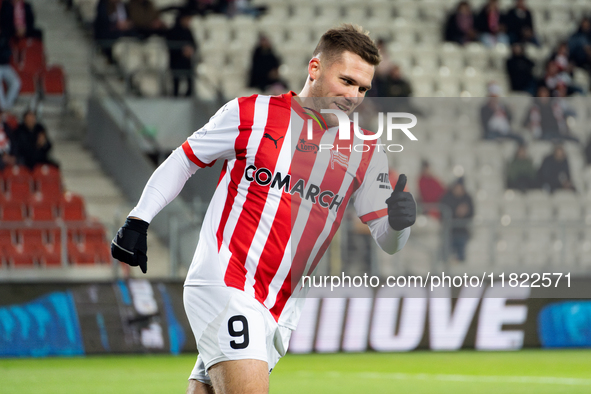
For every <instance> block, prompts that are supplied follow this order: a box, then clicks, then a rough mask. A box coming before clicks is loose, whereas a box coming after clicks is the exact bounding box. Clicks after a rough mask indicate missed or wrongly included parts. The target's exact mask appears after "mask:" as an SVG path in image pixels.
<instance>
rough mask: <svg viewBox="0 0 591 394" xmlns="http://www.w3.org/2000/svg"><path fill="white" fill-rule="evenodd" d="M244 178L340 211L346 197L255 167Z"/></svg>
mask: <svg viewBox="0 0 591 394" xmlns="http://www.w3.org/2000/svg"><path fill="white" fill-rule="evenodd" d="M244 178H245V179H246V180H247V181H249V182H256V183H257V184H259V185H261V186H270V187H272V188H276V189H278V190H282V189H283V192H284V193H289V194H291V195H292V196H293V195H294V194H295V193H297V194H299V195H300V198H301V199H302V200H309V201H311V202H312V203H313V204H318V205H320V206H321V207H322V208H328V209H329V210H333V209H334V210H335V211H338V209H339V207H340V206H341V203H342V202H343V201H344V199H345V198H344V197H340V198H339V195H338V194H335V193H333V192H331V191H330V190H321V189H320V187H319V186H318V185H315V184H313V183H309V184H307V185H306V182H305V181H304V180H303V179H298V180H297V182H295V183H292V179H291V175H290V174H285V176H283V175H282V174H281V173H280V172H276V173H275V174H273V173H272V172H271V170H269V169H268V168H256V167H255V166H254V165H252V164H251V165H249V166H248V167H246V169H245V170H244Z"/></svg>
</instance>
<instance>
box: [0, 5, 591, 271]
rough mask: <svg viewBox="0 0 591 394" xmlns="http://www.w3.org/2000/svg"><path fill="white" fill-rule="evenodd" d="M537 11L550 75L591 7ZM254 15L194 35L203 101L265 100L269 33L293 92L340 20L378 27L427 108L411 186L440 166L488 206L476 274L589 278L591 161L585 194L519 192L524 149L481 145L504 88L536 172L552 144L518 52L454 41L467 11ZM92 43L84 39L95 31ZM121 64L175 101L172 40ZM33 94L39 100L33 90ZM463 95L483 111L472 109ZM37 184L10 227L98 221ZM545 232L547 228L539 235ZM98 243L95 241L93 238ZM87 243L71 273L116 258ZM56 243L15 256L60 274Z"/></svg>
mask: <svg viewBox="0 0 591 394" xmlns="http://www.w3.org/2000/svg"><path fill="white" fill-rule="evenodd" d="M470 3H471V5H472V9H473V10H476V11H479V10H480V9H481V8H482V7H483V6H484V4H485V1H484V0H473V1H471V2H470ZM499 3H500V8H501V9H502V10H504V11H506V10H508V9H510V8H511V7H512V6H513V3H514V2H513V1H512V0H503V1H500V2H499ZM72 4H73V7H74V10H75V11H76V13H77V15H78V16H79V19H80V21H81V22H82V26H83V28H86V29H90V28H91V26H92V22H93V21H94V19H95V17H96V7H97V4H98V0H74V1H73V2H72ZM154 4H155V5H156V7H158V8H159V9H163V8H166V7H180V6H182V5H183V4H184V1H180V0H166V1H165V0H158V1H156V0H155V1H154ZM527 4H528V6H529V7H530V9H531V11H532V14H533V20H534V26H535V32H536V36H537V37H538V39H539V44H540V45H539V46H536V45H534V44H532V43H527V44H525V47H524V48H525V53H526V54H527V56H528V57H529V58H531V59H532V61H533V62H534V64H535V67H534V70H533V71H534V74H535V75H536V76H538V77H540V76H542V74H543V72H544V68H545V67H544V64H545V62H546V61H547V60H548V59H549V57H550V55H551V53H552V52H553V51H554V50H555V48H556V47H557V45H558V44H559V43H560V42H562V41H564V40H566V39H567V38H568V37H569V36H570V35H571V34H572V33H573V32H575V31H576V29H577V27H578V25H579V22H580V18H581V16H582V15H587V14H589V13H590V12H591V3H589V2H588V1H582V0H570V1H554V0H548V1H529V2H527ZM252 5H253V6H262V5H265V6H267V12H266V13H265V14H263V15H262V16H260V17H258V18H254V17H252V16H249V15H236V16H234V17H232V18H228V17H227V16H226V15H222V14H218V13H210V14H207V15H199V16H194V17H193V20H192V24H191V29H192V32H193V35H194V38H195V41H196V42H197V43H198V47H199V57H196V58H195V66H194V69H195V75H196V78H195V89H194V90H193V91H194V92H195V95H196V100H200V101H199V102H213V101H215V100H218V99H219V94H220V93H221V94H222V96H223V97H224V98H225V99H231V98H233V97H235V96H239V95H249V94H252V93H255V92H258V90H254V89H251V88H247V83H248V73H249V70H250V66H251V65H250V59H251V58H252V51H253V49H254V47H255V45H256V41H257V37H258V35H259V33H260V32H263V33H265V34H266V35H267V36H268V37H270V39H271V41H272V43H273V46H274V48H276V50H277V53H278V55H279V57H280V58H281V59H282V61H283V64H282V65H281V66H280V67H279V74H280V77H281V78H282V79H283V80H285V81H286V82H287V85H288V86H289V87H290V88H291V89H295V90H297V89H298V88H299V86H302V84H303V82H304V80H305V78H306V75H305V73H303V72H302V71H303V66H305V64H306V63H307V62H308V60H309V57H310V53H311V52H312V50H313V49H314V45H315V43H316V41H317V40H318V38H319V36H320V34H321V33H322V32H323V31H324V30H326V29H327V28H329V27H331V26H334V25H336V24H338V23H340V22H357V23H360V24H362V25H363V26H365V27H366V28H368V29H369V30H370V32H371V33H372V37H374V38H383V39H384V40H385V41H386V42H387V51H388V53H389V55H390V58H391V60H392V62H393V63H396V64H398V65H399V66H400V67H401V71H402V74H403V75H405V77H406V78H407V79H408V80H409V82H410V85H412V88H413V89H412V90H413V96H414V97H416V98H421V100H416V102H417V106H418V107H419V108H420V109H422V110H424V112H425V115H424V116H423V117H422V118H421V119H420V122H419V125H418V126H417V130H420V133H419V132H418V135H419V136H420V140H421V144H420V147H412V146H408V148H407V147H406V146H405V152H406V153H408V154H407V155H404V156H401V157H394V158H392V162H391V163H390V164H391V165H392V167H394V168H395V169H396V170H397V171H398V172H404V173H406V174H407V175H408V177H409V179H410V180H411V182H409V186H408V187H409V189H410V191H412V192H413V193H415V195H417V191H418V185H416V182H412V179H415V180H418V175H419V170H420V162H421V160H423V159H428V160H429V161H430V162H431V165H432V168H433V172H434V174H435V175H436V176H437V177H438V178H439V179H441V180H442V182H443V183H444V184H446V185H447V184H450V183H451V182H453V181H454V180H455V178H457V177H462V176H463V177H464V179H465V185H466V188H467V190H468V191H469V193H470V194H471V195H472V196H473V197H474V204H475V217H474V219H473V226H472V236H471V239H470V241H469V242H468V245H467V258H466V264H467V265H468V266H471V265H473V264H474V263H472V262H473V261H477V262H478V263H476V264H477V265H478V264H479V265H482V264H486V263H487V262H489V261H490V262H491V263H493V262H496V263H497V264H499V265H500V266H508V265H512V266H514V265H515V264H521V265H522V267H523V269H524V270H525V269H528V267H539V266H540V265H544V264H547V265H552V264H554V265H556V264H557V262H558V261H562V264H566V265H568V266H571V265H572V267H574V268H577V269H581V270H586V269H588V267H589V264H590V263H591V262H590V261H589V258H588V254H589V253H588V252H589V251H590V249H591V241H589V239H590V238H589V235H590V234H589V233H588V230H586V229H585V226H588V225H589V224H591V206H589V204H588V202H587V199H588V197H589V195H590V192H591V176H590V174H591V170H590V168H589V165H588V164H587V165H586V164H585V161H584V157H583V152H582V149H581V146H580V145H577V144H576V143H574V142H566V143H565V150H566V155H567V158H568V162H569V166H570V172H571V178H572V183H573V184H574V186H575V189H576V192H569V191H561V190H559V191H557V192H555V193H554V194H552V195H550V194H548V193H547V192H546V191H543V190H530V191H527V192H525V193H522V192H519V191H516V190H512V189H507V188H506V184H505V178H506V177H505V166H506V163H508V162H509V161H510V159H511V158H512V157H513V155H514V151H515V149H516V144H515V143H514V142H507V141H503V142H499V141H483V140H481V138H480V136H481V127H480V124H479V118H478V113H479V108H480V106H481V105H482V100H480V99H476V98H479V97H484V96H486V95H487V84H488V83H489V82H490V81H495V82H496V84H498V85H499V86H500V89H501V91H502V92H506V93H507V95H508V96H510V97H508V98H506V99H507V100H508V101H507V105H508V106H509V107H510V108H511V109H512V111H513V115H514V116H513V119H512V120H511V125H512V129H513V130H514V131H515V132H516V133H519V134H520V135H522V136H523V137H524V139H525V140H526V142H527V143H528V150H529V152H530V154H531V157H532V160H533V165H534V167H535V168H539V167H540V164H541V162H542V160H543V158H544V157H545V156H546V155H547V154H548V153H549V152H550V151H551V149H552V144H551V143H550V142H546V141H537V140H534V139H533V138H532V136H531V135H529V134H528V132H527V131H526V130H525V129H524V127H523V124H522V120H523V115H524V113H525V111H526V110H527V108H528V107H529V105H530V101H529V99H528V98H527V97H528V96H527V95H526V94H524V93H513V92H511V90H510V84H509V79H508V76H507V74H506V70H505V68H506V60H507V59H508V58H509V56H510V54H511V50H510V48H509V46H507V45H505V44H496V45H493V46H491V47H487V46H484V45H482V44H481V43H479V42H472V43H468V44H466V45H463V46H462V45H458V44H455V43H450V42H443V41H442V29H443V25H444V23H445V21H446V18H447V15H448V14H449V13H450V12H451V11H452V9H454V7H455V3H454V2H449V1H443V0H417V1H409V0H399V1H394V0H392V1H387V0H372V1H367V2H362V3H360V2H358V1H357V2H353V1H334V0H327V1H322V2H314V1H310V0H305V1H298V2H293V1H285V0H253V1H252ZM174 19H175V18H174V12H170V11H167V12H165V13H163V14H162V20H163V21H164V23H165V24H166V25H167V26H168V27H171V26H172V24H173V23H174ZM80 34H83V33H82V30H80ZM29 44H30V45H31V46H30V47H26V48H25V49H26V51H25V54H26V52H27V51H31V53H30V54H29V55H27V56H24V57H22V60H21V61H20V62H19V63H15V65H17V66H18V67H21V72H23V73H24V74H23V75H26V73H25V71H24V70H25V69H26V70H28V71H27V72H29V71H31V69H30V67H32V66H29V65H27V64H28V63H27V60H26V59H27V57H28V59H29V61H30V59H32V58H34V57H35V56H37V58H38V60H39V61H41V60H43V52H42V51H40V50H39V47H38V43H35V41H31V42H30V43H29ZM31 48H33V49H31ZM35 48H36V49H35ZM95 52H96V51H95ZM19 59H21V57H20V55H19ZM113 60H114V61H115V63H116V66H115V67H117V68H118V73H119V74H118V75H117V76H116V77H114V78H115V79H117V78H119V77H120V76H123V78H124V80H125V81H127V85H128V86H129V87H131V89H129V90H127V91H126V90H125V89H122V92H123V93H124V94H130V95H138V96H143V97H148V98H162V97H164V96H168V95H170V94H171V91H172V89H171V86H172V84H171V74H170V70H169V69H168V68H169V54H168V48H167V45H166V42H165V41H164V40H163V39H162V38H161V37H151V38H149V39H147V40H140V39H138V38H137V37H131V38H130V37H125V38H121V39H119V40H118V41H117V42H116V43H115V45H114V46H113ZM64 61H66V60H65V59H64ZM65 67H66V65H64V68H65ZM57 69H59V68H55V67H46V66H44V67H43V70H44V72H41V73H39V70H37V71H36V72H37V73H39V74H38V75H39V76H42V75H45V76H47V75H50V74H51V75H52V78H51V81H53V82H51V83H48V82H45V80H43V81H44V82H43V86H44V87H45V88H44V89H45V92H46V94H45V96H50V95H52V94H55V95H57V96H63V95H65V94H66V93H65V89H64V85H65V84H64V83H61V84H60V82H56V81H63V80H64V78H63V72H61V75H60V72H59V71H57ZM33 74H35V73H33ZM26 78H29V77H28V76H25V79H26ZM574 81H575V82H576V83H577V84H578V85H579V86H581V87H582V88H583V90H584V91H587V88H588V86H589V77H588V75H587V73H586V72H585V71H584V70H582V69H581V68H575V70H574ZM28 83H30V80H29V82H28ZM23 89H24V91H25V92H26V91H27V89H26V87H25V84H23ZM35 89H36V87H35ZM29 90H31V89H29ZM33 92H36V90H33ZM62 92H63V93H62ZM458 97H460V98H466V99H467V98H472V100H471V101H469V102H468V101H462V100H460V99H457V98H458ZM451 98H454V99H451ZM569 103H570V104H571V105H572V106H574V107H575V108H574V109H575V111H574V112H575V113H576V116H569V117H568V119H566V121H567V123H568V125H569V127H570V129H571V131H572V133H573V134H574V135H576V136H577V137H578V138H579V140H580V141H581V142H583V143H586V142H587V141H588V140H589V138H590V130H589V128H588V126H587V125H588V121H589V119H590V117H591V111H590V107H589V102H588V100H586V99H585V98H584V97H575V98H573V99H571V100H570V101H569ZM452 120H453V121H454V122H453V123H452V122H451V121H452ZM452 124H455V126H451V125H452ZM458 125H459V127H458ZM32 177H33V179H32V180H31V179H30V178H28V179H29V180H28V181H26V180H25V181H17V182H16V183H15V184H14V186H13V185H12V181H10V180H9V178H10V176H9V175H6V179H5V178H3V179H4V180H3V182H4V188H5V189H4V190H5V191H11V190H12V188H13V187H15V190H17V192H16V194H15V196H20V197H16V198H17V200H18V201H17V200H13V198H12V197H11V198H7V197H6V196H4V197H3V198H4V200H3V201H5V202H3V204H2V214H3V221H4V220H11V219H10V218H13V219H12V220H17V221H18V220H20V221H22V222H23V223H25V222H26V223H29V222H31V221H32V220H33V219H34V218H35V217H43V218H47V217H49V216H48V215H50V214H51V215H55V213H56V212H57V214H58V216H57V219H54V220H60V219H61V220H63V221H72V222H75V221H85V220H87V219H86V216H85V213H84V208H83V200H80V199H79V198H76V197H75V196H74V197H72V196H70V197H64V199H61V200H60V202H59V204H58V206H57V208H56V207H55V206H54V207H53V208H51V209H49V210H48V208H47V206H45V205H41V204H40V203H39V204H38V202H37V201H36V200H35V198H37V197H36V196H37V194H36V193H37V192H41V193H42V195H46V194H48V193H49V194H52V195H53V194H54V193H55V192H56V190H58V189H57V188H58V186H57V185H56V183H55V179H53V180H41V179H38V178H37V175H32ZM23 178H27V176H25V177H23ZM19 182H21V183H24V184H26V183H29V192H28V194H27V192H26V186H22V185H19ZM19 188H20V189H19ZM21 194H22V196H21ZM68 199H69V201H67V200H68ZM38 215H39V216H38ZM60 215H61V216H60ZM6 218H8V219H6ZM444 227H445V226H443V225H442V223H441V222H439V221H438V220H436V219H435V218H433V217H430V216H426V215H424V216H420V217H419V220H417V224H416V226H415V228H416V231H415V230H413V231H414V233H413V234H414V235H416V238H414V237H413V238H412V239H411V243H409V245H408V247H407V249H408V250H407V251H406V252H405V253H404V254H402V255H401V256H397V260H396V261H397V263H398V266H399V267H401V268H400V269H401V270H409V271H410V270H412V269H414V268H416V261H418V260H420V261H423V260H424V261H430V263H434V261H432V260H433V259H437V257H432V256H438V254H439V253H440V252H441V249H442V248H444V246H443V243H444V242H442V241H441V240H442V239H443V238H444V237H443V236H441V234H443V231H445V230H444ZM536 228H541V230H540V231H538V232H536V231H534V229H536ZM1 234H4V235H2V241H0V244H1V245H5V247H8V246H6V245H9V246H10V247H15V248H16V246H18V245H20V241H19V240H20V235H18V232H15V231H13V230H9V231H8V233H1ZM6 234H8V235H6ZM434 234H436V235H438V236H433V235H434ZM93 237H94V236H92V235H91V236H90V238H89V239H93ZM86 240H87V236H86V235H84V234H83V233H82V232H80V231H79V230H72V232H71V235H69V236H68V246H67V250H68V253H69V254H70V258H69V260H68V261H69V262H70V263H72V264H82V263H81V261H85V260H93V259H94V260H96V261H99V260H100V259H101V258H103V257H102V256H103V254H104V253H105V252H104V250H103V251H100V250H99V249H100V247H95V246H93V243H92V242H91V243H90V244H89V245H87V243H86ZM15 245H16V246H15ZM43 245H44V247H45V249H46V250H48V246H47V245H53V246H52V247H53V249H52V250H53V251H54V252H52V253H49V252H47V253H49V254H50V255H51V256H52V257H48V258H47V259H48V260H43V259H39V258H37V260H34V259H33V258H32V257H31V260H30V261H29V260H28V259H29V257H27V256H25V254H26V253H25V252H22V253H21V252H18V253H17V254H15V256H17V257H16V260H18V262H19V263H23V264H22V265H27V264H29V263H30V262H31V261H35V264H41V265H43V264H46V265H48V266H49V265H53V262H55V261H56V260H52V259H54V258H55V256H56V254H55V250H56V249H59V248H60V246H58V244H52V243H46V244H43ZM60 245H61V244H60ZM72 245H75V246H72ZM81 245H84V246H81ZM17 249H18V248H17ZM15 250H16V249H15ZM15 253H16V252H15ZM23 253H24V254H23ZM90 255H92V256H94V257H89V256H90ZM48 256H49V255H48ZM562 259H564V260H562ZM43 261H45V263H44V262H43ZM48 261H50V263H48ZM386 263H389V261H387V262H386ZM386 263H384V267H385V265H386ZM3 264H4V266H9V265H10V266H12V265H15V263H14V262H9V263H6V259H5V262H4V263H3ZM29 265H30V264H29ZM385 269H386V268H384V270H385ZM384 272H385V271H384Z"/></svg>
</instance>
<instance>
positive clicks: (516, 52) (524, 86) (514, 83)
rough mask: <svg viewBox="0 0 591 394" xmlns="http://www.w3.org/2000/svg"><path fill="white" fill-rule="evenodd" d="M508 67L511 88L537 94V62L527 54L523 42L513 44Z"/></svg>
mask: <svg viewBox="0 0 591 394" xmlns="http://www.w3.org/2000/svg"><path fill="white" fill-rule="evenodd" d="M506 67H507V74H509V81H510V82H511V90H513V91H516V92H527V93H529V94H531V95H532V96H533V95H535V94H536V80H535V78H534V74H533V70H534V67H535V63H534V62H533V60H531V59H530V58H528V57H527V56H526V55H525V51H524V49H523V45H522V44H520V43H515V44H513V45H511V57H510V58H508V59H507V63H506Z"/></svg>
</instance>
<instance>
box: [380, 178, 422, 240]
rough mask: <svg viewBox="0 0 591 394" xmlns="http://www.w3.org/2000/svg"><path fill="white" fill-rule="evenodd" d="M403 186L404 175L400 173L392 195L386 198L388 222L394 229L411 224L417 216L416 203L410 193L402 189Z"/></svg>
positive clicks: (404, 184)
mask: <svg viewBox="0 0 591 394" xmlns="http://www.w3.org/2000/svg"><path fill="white" fill-rule="evenodd" d="M405 187H406V175H404V174H400V176H399V177H398V182H396V186H395V187H394V191H393V192H392V195H391V196H390V198H388V199H387V200H386V204H388V222H389V223H390V227H392V228H393V229H394V230H396V231H401V230H404V229H405V228H407V227H410V226H412V225H413V224H414V223H415V220H416V218H417V204H416V203H415V200H414V198H413V197H412V194H410V193H408V192H405V191H404V188H405Z"/></svg>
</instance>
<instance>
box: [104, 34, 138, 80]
mask: <svg viewBox="0 0 591 394" xmlns="http://www.w3.org/2000/svg"><path fill="white" fill-rule="evenodd" d="M112 52H113V58H114V59H115V60H116V61H117V64H118V65H119V67H121V70H122V71H123V73H124V74H125V75H127V76H129V75H132V74H133V73H135V72H136V71H138V70H140V69H141V68H142V67H143V65H144V58H143V51H142V44H141V43H140V42H139V41H137V40H135V39H129V38H120V39H119V40H117V42H115V44H114V45H113V50H112Z"/></svg>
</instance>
